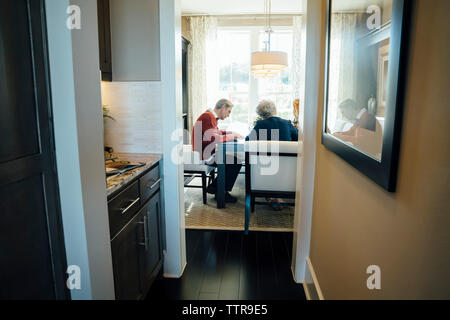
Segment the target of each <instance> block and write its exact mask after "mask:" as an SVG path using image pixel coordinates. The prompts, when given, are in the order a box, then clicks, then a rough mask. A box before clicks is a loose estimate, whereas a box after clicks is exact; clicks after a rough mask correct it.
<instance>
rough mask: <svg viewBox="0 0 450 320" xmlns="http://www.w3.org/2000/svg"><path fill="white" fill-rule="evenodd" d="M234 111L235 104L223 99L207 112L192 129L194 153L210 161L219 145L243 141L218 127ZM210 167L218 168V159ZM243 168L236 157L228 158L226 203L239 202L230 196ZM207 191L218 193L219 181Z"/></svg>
mask: <svg viewBox="0 0 450 320" xmlns="http://www.w3.org/2000/svg"><path fill="white" fill-rule="evenodd" d="M232 109H233V104H232V103H231V102H230V101H229V100H226V99H221V100H219V101H218V102H217V103H216V106H215V108H214V109H213V110H207V111H205V112H204V113H203V114H202V115H201V116H200V117H199V118H198V119H197V121H196V122H195V124H194V127H193V129H192V131H193V132H192V147H193V149H194V151H198V152H199V153H200V154H201V157H202V159H203V160H207V159H210V157H211V156H212V155H214V154H215V151H216V146H217V143H223V142H227V141H235V140H237V139H242V136H241V135H239V134H237V133H233V132H226V131H222V130H219V129H218V127H217V121H218V120H225V119H226V118H228V117H229V116H230V114H231V111H232ZM209 165H211V166H217V164H216V159H215V158H214V160H213V161H212V162H211V163H209ZM241 167H242V164H241V163H239V161H237V158H236V157H227V159H226V173H227V176H226V177H225V188H226V190H227V193H226V195H225V201H226V202H230V203H235V202H236V201H237V199H236V198H235V197H233V196H232V195H231V194H230V191H231V190H232V189H233V186H234V183H235V182H236V179H237V177H238V175H239V171H240V170H241ZM206 191H207V192H208V193H210V194H216V193H217V179H214V180H213V181H212V182H211V184H210V185H209V186H208V188H207V189H206Z"/></svg>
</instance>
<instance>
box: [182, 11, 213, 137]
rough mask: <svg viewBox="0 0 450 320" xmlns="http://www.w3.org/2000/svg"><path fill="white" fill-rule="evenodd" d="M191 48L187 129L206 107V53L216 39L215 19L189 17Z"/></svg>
mask: <svg viewBox="0 0 450 320" xmlns="http://www.w3.org/2000/svg"><path fill="white" fill-rule="evenodd" d="M190 25H191V46H190V50H189V66H188V68H189V79H188V82H189V85H188V88H189V128H192V125H193V123H194V122H195V121H196V120H197V118H198V117H199V116H200V115H201V114H202V112H203V111H205V109H207V107H208V105H207V103H208V78H209V77H208V73H207V70H208V67H207V65H208V59H207V56H208V51H209V50H210V48H211V47H212V46H213V43H214V41H215V40H216V38H217V19H216V18H213V17H207V16H202V17H191V19H190Z"/></svg>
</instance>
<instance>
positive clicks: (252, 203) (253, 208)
mask: <svg viewBox="0 0 450 320" xmlns="http://www.w3.org/2000/svg"><path fill="white" fill-rule="evenodd" d="M255 202H256V199H255V197H251V209H252V213H253V212H255Z"/></svg>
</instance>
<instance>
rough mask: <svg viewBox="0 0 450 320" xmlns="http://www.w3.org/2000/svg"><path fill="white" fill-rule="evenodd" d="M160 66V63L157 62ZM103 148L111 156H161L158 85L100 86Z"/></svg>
mask: <svg viewBox="0 0 450 320" xmlns="http://www.w3.org/2000/svg"><path fill="white" fill-rule="evenodd" d="M158 63H159V61H158ZM102 103H103V104H104V105H107V107H108V108H109V110H110V115H111V116H112V117H113V118H114V120H111V119H106V120H105V121H104V124H105V145H107V146H109V147H112V148H113V149H114V152H124V153H162V149H163V148H162V109H161V82H159V81H140V82H131V81H130V82H116V81H114V82H103V83H102Z"/></svg>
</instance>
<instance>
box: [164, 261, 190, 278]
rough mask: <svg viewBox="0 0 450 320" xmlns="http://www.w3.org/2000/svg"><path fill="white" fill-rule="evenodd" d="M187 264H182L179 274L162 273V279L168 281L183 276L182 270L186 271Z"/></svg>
mask: <svg viewBox="0 0 450 320" xmlns="http://www.w3.org/2000/svg"><path fill="white" fill-rule="evenodd" d="M186 266H187V263H185V264H184V266H183V268H182V269H181V274H179V275H178V274H171V273H163V277H164V278H169V279H179V278H181V277H182V276H183V273H184V269H186Z"/></svg>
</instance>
